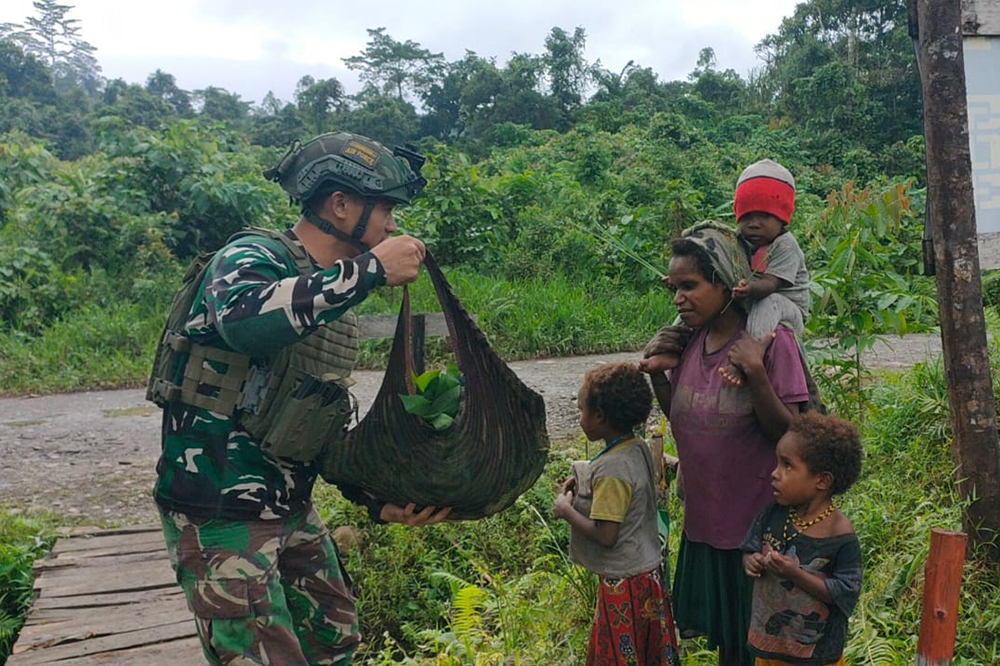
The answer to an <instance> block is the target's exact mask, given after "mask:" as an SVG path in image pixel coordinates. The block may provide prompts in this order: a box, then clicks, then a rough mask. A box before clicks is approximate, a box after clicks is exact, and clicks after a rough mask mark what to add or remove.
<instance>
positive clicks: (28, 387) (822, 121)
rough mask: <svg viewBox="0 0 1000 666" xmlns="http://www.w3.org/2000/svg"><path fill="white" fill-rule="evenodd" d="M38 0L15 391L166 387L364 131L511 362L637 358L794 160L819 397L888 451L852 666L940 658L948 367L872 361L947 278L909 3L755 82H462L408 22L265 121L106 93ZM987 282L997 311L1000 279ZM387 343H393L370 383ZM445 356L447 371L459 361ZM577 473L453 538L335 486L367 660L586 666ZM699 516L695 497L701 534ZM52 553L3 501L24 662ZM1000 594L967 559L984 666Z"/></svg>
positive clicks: (727, 76)
mask: <svg viewBox="0 0 1000 666" xmlns="http://www.w3.org/2000/svg"><path fill="white" fill-rule="evenodd" d="M36 7H37V8H38V9H39V12H40V13H39V15H38V16H37V17H33V20H34V22H32V20H29V21H27V23H26V25H24V26H18V25H13V24H3V25H0V392H4V393H13V394H23V393H28V392H46V391H61V390H74V389H82V388H91V387H102V388H108V387H115V386H126V385H137V384H141V383H143V382H144V381H145V379H146V375H147V373H148V368H149V365H150V362H151V357H152V349H153V345H154V344H155V341H156V339H157V337H158V335H159V332H160V327H161V326H162V323H163V318H164V316H165V313H166V310H167V308H168V306H169V303H170V299H171V298H172V295H173V291H174V290H175V289H176V287H177V285H178V284H179V282H180V276H181V275H182V273H183V271H184V269H185V266H186V265H187V263H188V262H189V261H190V259H191V258H192V257H194V256H195V255H197V254H199V253H201V252H205V251H210V250H215V249H217V248H218V247H219V246H220V245H221V244H222V243H223V242H224V241H225V239H226V238H228V237H229V235H230V234H232V233H233V232H235V231H237V230H239V229H242V228H244V227H247V226H255V225H256V226H270V227H274V228H284V227H287V226H288V225H290V224H291V223H293V222H294V221H295V219H296V218H297V215H296V211H295V210H294V209H293V208H291V207H290V206H288V205H287V200H286V198H285V197H284V195H283V194H282V193H281V191H280V189H279V188H278V187H277V186H275V185H272V184H269V183H266V182H265V181H264V180H263V178H261V176H260V172H261V170H262V169H263V168H264V167H267V166H271V165H272V164H273V162H274V161H275V160H276V159H277V157H278V156H280V154H281V153H282V151H283V148H284V146H286V145H287V143H288V142H289V141H290V140H292V139H301V138H304V137H308V136H309V135H312V134H316V133H319V132H322V131H328V130H330V129H333V128H342V129H346V130H351V131H356V132H360V133H363V134H367V135H370V136H373V137H376V138H379V139H381V140H383V141H384V142H385V143H387V144H389V145H392V144H394V143H404V142H406V141H413V142H415V143H416V144H417V145H418V147H419V148H420V150H421V151H423V152H425V153H426V154H427V156H428V162H427V165H426V166H425V169H424V171H425V175H426V176H427V178H428V180H429V185H428V188H427V191H426V193H425V196H423V197H422V198H421V199H419V200H418V201H417V203H416V204H415V205H413V206H412V207H410V208H409V209H407V210H403V211H400V215H399V217H400V221H401V223H402V226H403V228H404V229H406V230H407V232H408V233H411V234H413V235H415V236H417V237H419V238H421V239H423V240H424V241H426V242H427V243H428V246H429V247H430V249H431V251H432V252H433V253H434V254H435V256H436V257H437V259H438V261H439V262H440V263H441V264H442V265H444V266H446V271H447V275H448V278H449V280H450V281H451V282H452V285H453V287H454V289H455V292H456V293H457V294H458V296H459V297H460V298H461V300H462V302H463V304H464V305H465V307H466V308H467V309H468V310H469V311H470V312H472V313H475V314H477V315H478V316H479V323H480V327H481V328H482V329H483V331H484V332H485V333H486V335H487V337H488V338H489V339H490V341H491V343H492V344H493V345H494V347H495V348H496V350H497V351H498V352H499V353H500V354H501V356H503V357H504V358H507V359H516V358H526V357H533V356H557V355H569V354H581V353H594V352H605V351H618V350H625V349H636V348H638V347H640V346H641V345H642V344H643V343H644V342H645V341H646V340H647V339H648V338H649V337H650V335H651V334H652V332H653V331H655V330H656V329H657V328H658V327H659V326H661V325H663V324H664V323H667V322H669V321H671V320H672V319H673V316H674V310H673V307H672V305H671V304H670V299H669V297H668V296H667V294H666V293H665V292H664V291H663V289H662V287H661V285H660V284H659V278H658V270H659V269H660V268H662V266H663V265H664V264H665V256H664V249H665V247H666V245H667V244H668V242H669V240H670V239H671V238H673V237H675V236H676V235H678V234H679V233H680V231H681V230H682V229H684V228H685V227H687V226H689V225H691V224H692V223H694V222H696V221H698V220H701V219H705V218H714V219H721V220H729V221H731V217H732V213H731V196H732V189H733V184H734V182H735V180H736V176H737V174H738V173H739V172H740V170H741V169H742V168H743V167H744V166H745V165H747V164H748V163H750V162H752V161H754V160H757V159H760V158H763V157H770V158H773V159H777V160H779V161H781V162H782V163H784V164H785V165H786V166H788V167H789V168H790V169H791V170H792V172H793V173H794V174H795V176H796V179H797V186H798V195H797V201H796V204H797V208H796V214H795V218H794V220H793V223H792V227H791V231H792V232H793V233H795V234H796V236H797V238H798V240H799V242H800V245H802V247H803V249H804V250H805V252H806V255H807V262H808V265H809V267H810V269H811V271H812V274H813V278H814V297H815V298H814V305H813V310H812V315H811V318H810V321H809V330H808V333H809V336H810V337H813V338H820V337H824V338H828V337H834V338H837V341H836V342H835V343H834V347H832V348H830V349H827V350H823V349H815V350H811V355H812V362H813V363H814V365H815V366H816V367H818V368H819V369H820V370H821V372H818V373H816V374H817V379H818V380H819V381H820V382H821V384H822V388H823V389H824V397H825V398H826V400H827V402H828V403H829V404H830V405H831V406H832V407H833V408H834V410H835V411H837V412H839V413H841V414H844V415H846V416H849V417H851V418H853V419H855V420H857V421H860V422H862V423H863V430H864V435H865V442H866V448H867V460H866V467H865V473H864V476H863V478H862V480H861V481H860V482H859V484H858V485H857V486H856V487H855V488H854V489H853V490H852V491H851V493H850V494H849V497H847V498H846V500H845V502H844V503H843V504H844V510H845V512H846V513H847V514H848V515H849V516H851V517H852V519H853V520H854V522H855V525H856V527H857V529H858V531H859V533H860V534H861V538H862V545H863V547H864V549H865V560H866V582H865V585H864V589H863V594H862V599H861V603H860V605H859V608H858V610H857V612H856V613H855V616H854V618H853V619H852V623H851V641H850V644H849V647H848V655H847V658H848V662H849V663H865V664H885V663H890V664H897V663H909V662H911V661H912V658H913V653H914V648H915V641H916V638H915V634H916V631H917V626H918V620H919V618H918V612H919V611H918V609H919V594H920V590H921V587H922V585H921V584H922V578H921V577H922V566H923V559H924V558H925V557H926V553H927V548H928V535H929V531H930V529H931V528H932V527H945V528H957V527H959V525H960V517H961V512H962V504H961V501H960V500H959V498H958V495H957V493H956V491H955V486H954V483H953V464H952V462H951V460H952V458H951V455H950V453H949V450H948V447H949V438H950V435H949V432H948V417H947V400H946V398H945V383H944V378H943V373H942V370H941V368H940V366H933V365H932V366H920V367H918V368H916V369H914V370H913V371H911V372H908V373H905V374H904V375H902V376H899V377H896V376H889V377H873V376H872V375H871V374H870V373H868V372H866V370H865V368H864V367H863V366H862V365H861V363H860V354H861V353H862V352H863V351H864V350H865V349H867V348H869V347H870V346H871V345H872V344H873V343H874V341H875V339H876V337H877V336H879V335H882V334H887V333H897V332H907V331H916V330H928V329H929V328H932V327H933V326H934V325H935V323H936V304H935V301H934V297H935V294H934V286H933V281H932V280H930V279H929V278H926V277H923V276H921V275H920V274H919V273H920V266H919V263H920V256H921V249H920V240H921V234H922V217H923V208H924V189H923V188H924V185H925V175H924V144H923V137H922V136H921V131H922V120H921V110H920V100H919V90H920V88H919V81H918V77H917V74H916V67H915V62H914V59H913V50H912V44H911V42H910V39H909V37H908V35H907V32H906V30H907V28H906V26H907V21H906V4H905V3H904V2H902V0H892V1H891V2H888V3H882V4H881V5H879V6H878V7H875V6H870V5H869V4H865V3H861V2H857V1H856V0H849V1H847V2H841V3H833V4H831V3H829V2H824V1H823V0H809V1H808V2H803V3H801V4H799V5H797V7H796V9H795V12H794V14H793V15H792V16H790V17H788V18H786V19H785V20H784V21H783V22H782V24H781V25H780V26H778V28H777V30H776V32H775V33H774V34H772V35H769V36H768V37H767V38H765V39H764V40H763V41H762V42H761V43H760V44H759V45H758V46H757V50H758V52H759V53H760V54H761V55H762V59H763V60H764V64H763V65H762V67H761V68H760V69H758V70H756V71H754V72H752V73H751V74H750V75H748V76H747V77H746V78H743V77H741V76H740V75H739V74H737V73H736V72H734V71H732V70H725V71H720V70H719V69H717V67H716V62H715V56H714V52H713V51H712V49H711V48H706V49H704V50H703V51H702V52H701V54H700V57H699V58H698V61H697V63H696V65H695V68H694V69H693V70H692V72H691V73H690V75H689V76H688V77H687V79H686V80H683V81H661V80H659V78H658V76H657V74H656V73H655V72H654V71H652V70H651V69H650V68H648V67H643V66H641V65H639V64H636V63H632V62H630V63H629V64H628V65H627V66H626V67H625V68H624V69H623V70H622V71H621V72H610V71H608V70H606V69H605V68H604V67H602V66H601V64H600V63H599V62H597V63H589V62H588V61H587V60H586V58H585V47H586V34H585V31H584V30H583V29H582V28H577V29H575V30H573V31H572V32H570V31H567V30H564V29H562V28H559V27H555V28H553V29H552V30H551V32H550V33H549V35H548V37H547V38H546V39H545V42H544V45H543V52H542V53H539V54H530V53H520V54H515V55H514V56H512V57H511V58H510V60H509V61H508V62H506V63H503V64H498V63H497V62H495V61H494V60H492V59H486V58H482V57H480V56H478V55H476V54H475V53H474V52H472V51H469V52H467V54H466V56H465V57H464V58H463V59H461V60H458V61H454V62H448V61H446V60H445V59H444V57H443V56H442V55H441V54H440V53H435V52H433V50H432V49H429V48H425V47H423V46H421V45H420V44H416V43H414V42H412V41H408V40H407V41H402V42H401V41H397V40H396V39H394V38H393V37H392V36H390V35H388V34H387V33H386V31H385V29H384V28H379V29H373V30H369V35H368V36H369V42H368V44H367V45H366V47H365V48H364V49H363V50H362V51H361V52H360V53H359V54H357V55H355V56H352V57H349V58H347V59H345V60H346V64H348V66H350V67H352V68H353V69H356V70H357V71H359V73H360V76H361V77H362V79H363V80H364V81H365V82H366V84H367V85H366V87H365V88H364V89H363V90H361V91H360V92H358V93H357V94H353V95H349V94H347V93H346V91H345V90H344V88H343V86H342V85H341V84H340V82H339V81H337V80H336V79H325V80H316V79H315V78H313V77H312V76H309V75H308V74H307V75H305V76H303V77H302V78H301V79H300V80H299V82H298V88H297V90H296V94H295V99H294V101H292V102H284V101H282V100H278V99H277V98H275V96H274V95H268V97H266V98H265V99H264V100H263V101H262V102H261V104H260V105H253V104H250V103H248V102H245V101H243V100H241V99H240V98H239V96H238V95H236V94H233V93H230V92H228V91H226V90H224V89H222V88H218V87H208V88H206V89H204V90H197V91H186V90H182V89H180V88H179V87H178V86H177V84H176V81H175V80H174V77H173V76H171V75H170V74H168V73H166V72H162V71H160V70H156V71H155V72H153V73H152V74H150V76H149V78H148V79H147V80H146V82H145V83H144V84H143V85H136V84H131V83H127V82H125V81H121V80H116V81H107V80H104V79H103V78H102V77H101V76H100V69H99V67H98V66H97V63H96V60H94V49H93V47H92V46H91V45H89V44H87V43H86V42H85V41H84V40H83V39H82V37H81V34H80V27H79V26H78V25H75V24H74V23H73V22H72V20H71V19H68V18H67V16H68V15H67V9H66V7H65V6H62V5H55V4H54V3H53V2H50V1H48V0H45V1H43V2H41V3H37V5H36ZM46 45H47V46H46ZM585 93H586V94H585ZM588 95H589V96H588ZM418 108H419V111H418ZM632 257H640V258H642V260H643V261H635V260H634V259H633V258H632ZM984 285H985V288H984V292H985V294H986V295H985V300H986V301H987V303H989V304H996V303H997V298H998V294H1000V279H998V278H997V276H996V275H990V276H986V277H985V279H984ZM411 292H412V298H413V309H414V311H432V310H434V309H436V307H437V299H436V297H435V296H434V293H433V289H432V288H431V286H430V284H429V282H428V281H427V280H425V279H422V280H421V281H419V282H418V283H416V284H415V285H413V287H412V289H411ZM400 298H401V297H400V293H399V291H398V290H380V291H379V292H377V293H376V294H374V295H373V296H372V297H370V298H369V299H368V300H367V301H366V302H365V303H363V304H362V305H361V306H360V307H359V308H358V311H359V313H391V312H396V311H398V309H399V306H400ZM992 328H993V329H994V330H995V329H997V328H998V326H997V325H996V324H995V323H994V325H993V327H992ZM387 351H388V344H387V343H385V342H379V343H366V344H364V345H363V346H362V350H361V352H362V353H361V367H379V366H380V365H382V364H383V363H384V359H385V356H386V352H387ZM429 355H430V360H431V361H433V362H440V361H442V360H444V359H445V358H446V356H447V350H446V348H445V345H444V343H443V342H440V341H434V342H432V343H431V345H430V349H429ZM998 360H1000V353H998V352H996V350H994V358H993V361H994V367H997V366H996V363H997V361H998ZM580 454H581V445H580V443H578V442H569V443H559V444H558V445H557V446H555V447H554V453H553V455H552V459H551V461H550V463H549V465H548V466H547V469H546V472H545V475H544V476H543V477H542V478H541V479H540V480H539V482H538V483H537V484H536V485H535V487H534V488H532V489H531V490H530V491H529V492H528V493H526V494H525V495H524V496H523V497H522V498H521V499H519V500H518V502H517V503H516V504H515V506H513V507H512V508H511V509H509V510H507V511H505V512H503V513H502V514H500V515H498V516H495V517H492V518H490V519H488V520H484V521H481V522H477V523H468V524H453V525H441V526H437V527H434V528H432V529H426V530H408V529H404V528H400V527H394V526H393V527H379V526H373V525H371V524H370V523H368V522H367V519H366V518H365V517H364V512H363V511H362V510H360V509H358V508H357V507H354V506H353V505H351V504H349V503H347V502H346V501H344V500H343V499H342V498H340V496H339V495H338V494H337V492H336V491H335V490H333V489H332V488H330V487H328V486H323V487H322V488H320V489H318V491H317V502H318V505H319V506H320V508H321V511H322V513H323V515H324V518H326V519H327V520H328V521H329V522H330V523H331V524H357V525H360V526H361V530H362V531H363V533H364V537H365V545H364V546H363V547H362V548H359V549H357V550H355V551H352V552H351V553H350V555H349V557H348V566H349V568H350V569H351V570H352V571H353V572H354V575H355V580H356V583H357V587H358V592H359V594H360V611H361V617H362V621H363V623H364V632H365V636H366V637H367V638H366V640H367V643H366V646H365V650H364V657H365V659H366V660H368V661H369V662H370V663H376V664H395V663H408V664H415V663H427V664H440V665H451V664H500V663H504V661H505V660H506V659H507V658H509V657H514V658H515V659H520V660H521V661H522V662H526V661H528V660H530V661H531V663H535V664H541V663H545V664H549V663H577V662H578V661H580V659H581V655H582V653H583V650H584V648H585V644H586V640H587V634H588V631H589V623H590V620H591V617H592V610H593V609H592V604H593V599H594V592H595V583H594V578H593V576H591V575H590V574H587V573H586V572H583V571H581V570H580V569H578V568H576V567H573V566H571V565H570V564H569V562H568V560H567V557H566V552H565V549H566V543H567V531H566V530H567V528H566V525H565V523H563V522H561V521H554V522H553V521H550V520H549V518H548V516H549V515H550V513H549V508H550V506H551V503H552V500H553V497H554V489H555V487H556V485H557V483H558V482H559V481H561V480H562V479H563V477H565V476H566V475H567V474H568V472H569V463H570V461H571V460H572V459H574V458H576V457H579V456H580ZM682 511H683V507H682V506H681V505H680V504H679V503H678V502H677V501H676V499H672V500H671V506H670V512H671V519H672V521H673V523H674V524H675V525H677V524H680V520H681V514H682ZM60 520H62V519H61V518H60V519H55V520H54V521H52V522H59V521H60ZM674 532H675V533H674V535H673V536H672V538H673V540H674V543H673V550H674V551H676V545H677V544H676V540H677V538H678V536H679V533H678V531H677V530H675V531H674ZM51 534H52V530H51V528H50V526H49V522H38V521H36V520H34V519H29V518H24V517H21V516H13V515H9V514H5V513H2V512H0V661H2V660H3V659H4V658H5V655H6V652H5V651H6V650H9V649H10V644H11V641H12V639H13V637H14V635H15V634H16V631H17V630H18V629H19V626H20V623H21V622H22V618H21V614H22V613H23V612H24V609H25V607H26V603H27V601H28V599H29V598H30V588H31V570H30V565H31V562H32V560H34V559H35V558H37V557H39V556H41V555H42V554H43V553H44V552H45V551H46V549H47V548H48V547H49V546H50V545H51V542H52V537H51ZM998 592H1000V575H998V573H997V572H996V570H994V569H991V568H989V567H988V566H987V565H986V564H985V560H979V559H976V558H975V557H973V558H970V560H969V563H968V564H967V569H966V578H965V581H964V584H963V599H962V614H961V621H960V625H959V638H958V646H959V648H958V652H959V655H958V657H957V658H956V661H955V663H956V664H958V665H972V664H987V663H997V662H1000V641H998V639H997V638H996V637H997V636H998V635H1000V594H998ZM685 649H686V650H687V651H688V652H687V655H686V662H685V663H688V664H709V663H714V662H713V659H712V657H711V655H709V654H708V653H707V651H705V650H703V649H701V648H699V644H698V643H690V644H687V645H686V648H685Z"/></svg>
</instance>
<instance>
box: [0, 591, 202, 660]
mask: <svg viewBox="0 0 1000 666" xmlns="http://www.w3.org/2000/svg"><path fill="white" fill-rule="evenodd" d="M185 620H188V621H190V622H191V631H192V632H194V630H195V628H194V616H193V615H191V612H190V611H189V610H188V609H187V606H185V605H181V604H176V603H169V602H168V603H166V604H162V603H161V604H158V605H155V606H154V605H149V606H145V607H140V608H138V609H134V610H133V609H118V610H117V611H116V612H104V613H102V614H100V615H95V614H93V613H91V614H87V615H84V616H82V617H75V618H72V619H69V620H66V621H64V622H50V623H47V624H37V625H32V626H25V627H24V628H23V629H22V631H21V635H20V636H18V639H17V649H18V652H26V651H28V650H40V649H42V648H46V649H47V648H51V647H53V646H55V645H64V644H67V643H75V642H77V641H83V640H89V639H93V638H100V637H101V636H114V635H118V634H126V633H130V632H135V631H139V630H142V629H149V628H152V627H162V626H164V625H168V624H175V623H178V622H183V621H185Z"/></svg>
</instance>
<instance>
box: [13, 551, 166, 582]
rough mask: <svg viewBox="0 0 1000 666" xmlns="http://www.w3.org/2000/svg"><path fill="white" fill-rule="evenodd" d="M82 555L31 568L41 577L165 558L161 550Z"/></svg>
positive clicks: (51, 559)
mask: <svg viewBox="0 0 1000 666" xmlns="http://www.w3.org/2000/svg"><path fill="white" fill-rule="evenodd" d="M82 555H83V553H81V554H80V555H77V553H72V554H67V555H65V556H64V557H52V558H47V559H44V560H38V561H37V562H35V565H34V567H33V568H34V571H35V575H36V576H39V575H42V573H45V574H46V575H49V573H48V572H52V573H55V572H57V571H67V570H69V569H102V568H111V567H118V566H121V565H123V564H132V563H134V562H150V561H157V562H159V561H163V560H164V559H166V557H167V556H166V552H165V551H164V549H163V548H159V549H157V550H149V551H146V552H140V553H123V554H108V555H102V556H97V557H85V556H82Z"/></svg>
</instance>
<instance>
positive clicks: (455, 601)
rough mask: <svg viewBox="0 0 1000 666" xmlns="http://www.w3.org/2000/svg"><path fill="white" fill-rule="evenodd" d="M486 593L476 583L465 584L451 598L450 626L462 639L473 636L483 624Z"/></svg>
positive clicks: (465, 639)
mask: <svg viewBox="0 0 1000 666" xmlns="http://www.w3.org/2000/svg"><path fill="white" fill-rule="evenodd" d="M487 597H488V594H487V592H486V590H484V589H483V588H481V587H479V586H478V585H466V586H465V587H463V588H462V589H460V590H459V591H458V594H456V595H455V596H454V597H453V598H452V600H451V628H452V630H453V631H454V632H455V635H456V636H458V638H459V639H460V640H462V641H469V640H471V639H473V638H474V632H475V631H476V630H477V629H478V628H479V627H481V626H482V624H483V614H482V610H483V605H484V604H485V602H486V599H487Z"/></svg>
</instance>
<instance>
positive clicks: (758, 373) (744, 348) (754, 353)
mask: <svg viewBox="0 0 1000 666" xmlns="http://www.w3.org/2000/svg"><path fill="white" fill-rule="evenodd" d="M775 337H776V334H774V333H771V334H770V335H769V336H765V337H764V338H763V339H762V340H755V339H754V338H752V337H750V335H749V334H748V333H746V332H745V331H744V332H743V334H742V335H741V336H740V339H739V340H737V341H736V344H735V345H733V348H732V349H731V350H730V351H729V360H730V361H731V362H732V363H733V365H735V366H736V367H738V368H739V369H740V370H742V371H743V374H744V375H746V378H747V387H748V388H749V389H750V403H751V404H752V405H753V411H754V414H755V415H756V416H757V421H758V422H760V425H761V427H762V428H763V429H764V432H766V433H767V434H768V435H769V436H770V437H771V438H773V439H775V440H777V439H779V438H780V437H781V436H782V435H784V434H785V431H786V430H787V429H788V426H789V425H790V424H791V422H792V419H794V418H795V416H796V415H797V414H798V413H799V403H784V402H782V401H781V399H780V398H778V394H777V393H775V391H774V385H773V384H771V378H770V377H768V374H767V368H766V367H764V354H765V352H766V351H767V348H768V346H770V344H771V342H772V341H773V340H774V338H775Z"/></svg>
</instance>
